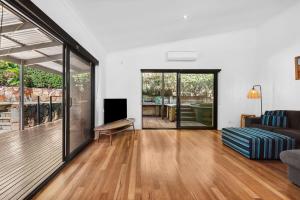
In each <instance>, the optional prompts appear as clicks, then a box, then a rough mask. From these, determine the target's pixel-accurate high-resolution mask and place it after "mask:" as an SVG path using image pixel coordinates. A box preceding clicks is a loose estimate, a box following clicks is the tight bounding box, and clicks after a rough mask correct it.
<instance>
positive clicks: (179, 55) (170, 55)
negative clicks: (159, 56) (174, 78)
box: [167, 51, 198, 61]
mask: <svg viewBox="0 0 300 200" xmlns="http://www.w3.org/2000/svg"><path fill="white" fill-rule="evenodd" d="M197 57H198V54H197V52H195V51H169V52H167V60H168V61H196V60H197Z"/></svg>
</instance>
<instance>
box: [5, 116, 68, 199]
mask: <svg viewBox="0 0 300 200" xmlns="http://www.w3.org/2000/svg"><path fill="white" fill-rule="evenodd" d="M61 164H62V121H61V120H59V121H56V122H51V123H47V124H43V125H40V126H37V127H33V128H29V129H26V130H25V131H23V132H19V131H14V132H8V133H2V134H0V199H22V198H24V197H25V195H27V194H28V193H29V192H30V191H31V190H33V189H34V188H35V186H36V185H38V184H39V183H41V182H42V181H43V180H44V179H45V178H47V176H49V175H50V174H51V173H52V172H53V171H54V170H55V169H57V168H58V167H59V166H60V165H61Z"/></svg>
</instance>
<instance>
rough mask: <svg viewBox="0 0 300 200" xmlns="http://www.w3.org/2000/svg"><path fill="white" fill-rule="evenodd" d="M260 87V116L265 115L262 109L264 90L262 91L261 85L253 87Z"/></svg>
mask: <svg viewBox="0 0 300 200" xmlns="http://www.w3.org/2000/svg"><path fill="white" fill-rule="evenodd" d="M256 87H258V88H259V92H260V116H262V115H263V109H262V98H263V95H262V89H261V85H253V89H254V88H256Z"/></svg>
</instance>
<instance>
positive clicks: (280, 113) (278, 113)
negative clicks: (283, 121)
mask: <svg viewBox="0 0 300 200" xmlns="http://www.w3.org/2000/svg"><path fill="white" fill-rule="evenodd" d="M265 115H272V116H281V117H284V116H286V115H287V111H286V110H269V111H266V112H265Z"/></svg>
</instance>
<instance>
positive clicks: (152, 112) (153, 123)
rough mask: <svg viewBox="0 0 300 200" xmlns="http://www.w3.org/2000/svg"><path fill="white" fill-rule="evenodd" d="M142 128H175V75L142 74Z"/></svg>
mask: <svg viewBox="0 0 300 200" xmlns="http://www.w3.org/2000/svg"><path fill="white" fill-rule="evenodd" d="M142 76H143V77H142V78H143V91H142V93H143V107H142V109H143V110H142V113H143V128H176V88H177V84H176V79H177V75H176V73H142Z"/></svg>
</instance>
